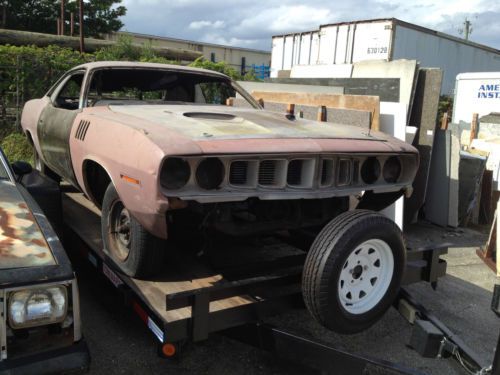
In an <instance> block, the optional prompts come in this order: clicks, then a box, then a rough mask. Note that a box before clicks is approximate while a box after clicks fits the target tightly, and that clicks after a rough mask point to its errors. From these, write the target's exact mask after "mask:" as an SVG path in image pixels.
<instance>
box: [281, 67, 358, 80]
mask: <svg viewBox="0 0 500 375" xmlns="http://www.w3.org/2000/svg"><path fill="white" fill-rule="evenodd" d="M352 71H353V66H352V64H328V65H327V64H325V65H295V66H293V67H292V71H291V73H290V77H291V78H349V77H351V74H352Z"/></svg>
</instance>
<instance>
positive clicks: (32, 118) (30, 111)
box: [21, 96, 50, 155]
mask: <svg viewBox="0 0 500 375" xmlns="http://www.w3.org/2000/svg"><path fill="white" fill-rule="evenodd" d="M49 103H50V99H49V97H48V96H44V97H43V98H40V99H33V100H29V101H27V102H26V104H25V105H24V108H23V112H22V115H21V127H22V128H23V132H24V133H25V134H26V135H28V134H29V136H30V137H31V139H32V140H33V145H34V147H35V149H36V151H37V152H38V155H41V154H42V153H41V150H40V142H39V140H38V134H37V126H38V120H39V119H40V115H41V113H42V111H43V109H44V108H45V107H46V106H47V105H48V104H49Z"/></svg>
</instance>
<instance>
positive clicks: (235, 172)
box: [229, 161, 248, 185]
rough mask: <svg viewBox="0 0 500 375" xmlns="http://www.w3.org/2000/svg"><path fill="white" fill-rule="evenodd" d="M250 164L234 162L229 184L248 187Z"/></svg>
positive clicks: (230, 171)
mask: <svg viewBox="0 0 500 375" xmlns="http://www.w3.org/2000/svg"><path fill="white" fill-rule="evenodd" d="M247 176H248V162H247V161H234V162H232V163H231V168H230V170H229V183H230V184H232V185H246V184H247V181H248V177H247Z"/></svg>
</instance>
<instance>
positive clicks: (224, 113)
mask: <svg viewBox="0 0 500 375" xmlns="http://www.w3.org/2000/svg"><path fill="white" fill-rule="evenodd" d="M109 108H110V110H111V111H113V112H115V113H119V114H124V115H127V116H133V117H136V118H138V119H141V120H146V121H148V122H154V123H156V124H162V125H164V126H166V127H168V128H169V129H170V130H174V131H175V132H177V133H179V134H181V135H183V136H185V137H188V138H191V139H194V140H210V139H242V138H243V139H245V138H246V139H259V138H261V139H262V138H280V139H283V138H311V139H318V138H319V139H323V138H342V139H360V140H381V139H380V138H377V137H376V136H374V135H373V134H370V132H369V130H368V129H362V128H359V127H354V126H347V125H339V124H333V123H327V122H324V123H321V124H319V123H318V122H316V121H310V120H305V119H301V118H294V117H291V118H290V117H287V116H286V115H284V114H281V113H276V112H269V111H265V110H256V109H246V108H233V107H225V106H214V105H124V106H119V105H112V106H110V107H109Z"/></svg>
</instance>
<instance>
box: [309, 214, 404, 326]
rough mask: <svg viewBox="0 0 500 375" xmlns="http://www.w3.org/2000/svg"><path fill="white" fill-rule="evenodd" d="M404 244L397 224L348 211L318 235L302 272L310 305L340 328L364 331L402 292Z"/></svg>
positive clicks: (319, 316) (325, 322)
mask: <svg viewBox="0 0 500 375" xmlns="http://www.w3.org/2000/svg"><path fill="white" fill-rule="evenodd" d="M405 265H406V249H405V246H404V242H403V237H402V235H401V231H400V230H399V228H398V226H397V225H396V224H395V223H394V222H393V221H392V220H390V219H388V218H387V217H386V216H383V215H381V214H379V213H377V212H373V211H368V210H353V211H349V212H344V213H342V214H340V215H338V216H337V217H335V218H334V219H333V220H331V221H330V222H329V223H328V224H327V225H326V226H325V227H324V228H323V229H322V230H321V232H320V233H319V234H318V236H317V237H316V239H315V240H314V243H313V244H312V246H311V249H310V250H309V252H308V254H307V257H306V261H305V264H304V271H303V273H302V295H303V297H304V302H305V304H306V307H307V309H308V310H309V312H310V313H311V314H312V316H313V317H314V318H315V319H316V320H317V321H318V322H319V323H321V324H322V325H323V326H325V327H326V328H329V329H331V330H333V331H336V332H339V333H356V332H361V331H363V330H365V329H367V328H368V327H370V326H371V325H372V324H374V323H375V322H376V321H377V320H378V319H380V318H381V317H382V315H383V314H384V313H385V311H386V310H387V309H388V308H389V307H390V306H391V304H392V303H393V301H394V298H396V296H397V294H398V290H399V287H400V285H401V280H402V277H403V272H404V269H405Z"/></svg>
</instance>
